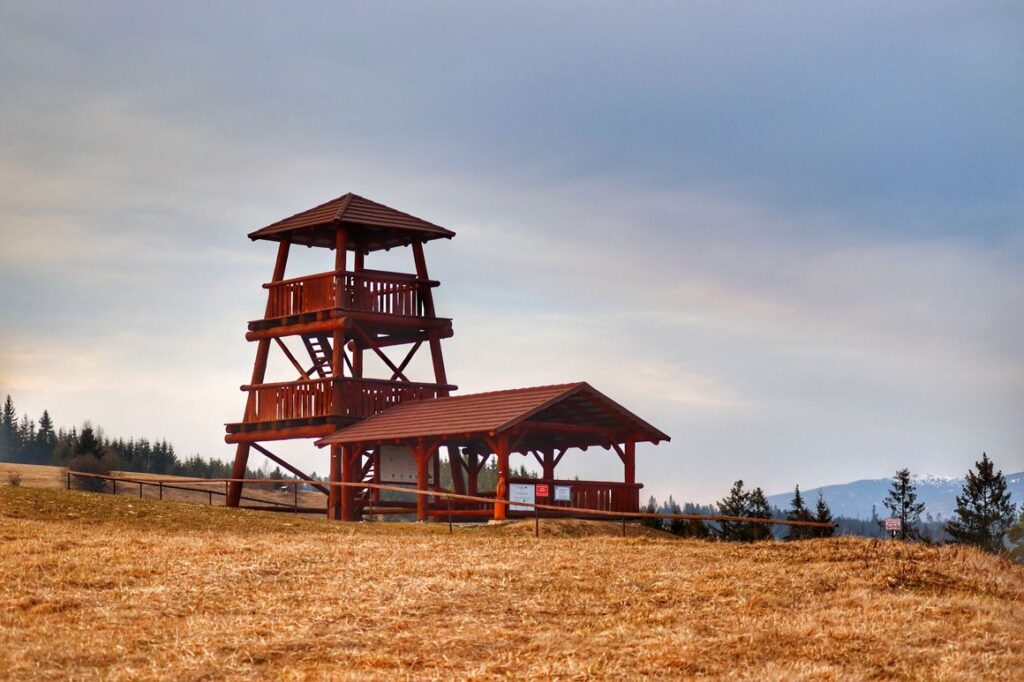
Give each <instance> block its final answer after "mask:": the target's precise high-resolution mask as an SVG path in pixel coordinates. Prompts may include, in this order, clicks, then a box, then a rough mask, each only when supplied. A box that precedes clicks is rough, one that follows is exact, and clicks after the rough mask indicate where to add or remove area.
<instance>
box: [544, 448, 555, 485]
mask: <svg viewBox="0 0 1024 682" xmlns="http://www.w3.org/2000/svg"><path fill="white" fill-rule="evenodd" d="M541 468H542V469H543V470H544V472H543V474H542V478H543V479H544V480H545V481H553V480H555V450H554V448H548V449H547V450H545V451H544V456H543V459H542V460H541Z"/></svg>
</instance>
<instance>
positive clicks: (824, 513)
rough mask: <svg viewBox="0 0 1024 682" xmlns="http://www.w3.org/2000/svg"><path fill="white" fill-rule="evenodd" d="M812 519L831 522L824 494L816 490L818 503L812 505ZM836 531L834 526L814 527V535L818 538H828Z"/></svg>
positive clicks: (830, 512)
mask: <svg viewBox="0 0 1024 682" xmlns="http://www.w3.org/2000/svg"><path fill="white" fill-rule="evenodd" d="M814 520H815V521H817V522H818V523H833V519H832V510H831V509H829V508H828V505H827V504H826V503H825V496H824V495H822V493H821V491H820V490H819V491H818V503H817V504H816V505H815V507H814ZM835 532H836V529H835V526H833V527H831V528H824V527H822V528H815V529H814V535H815V537H819V538H830V537H832V536H833V535H834V534H835Z"/></svg>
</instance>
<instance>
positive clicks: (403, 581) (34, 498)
mask: <svg viewBox="0 0 1024 682" xmlns="http://www.w3.org/2000/svg"><path fill="white" fill-rule="evenodd" d="M543 528H544V536H543V537H542V538H541V539H540V540H537V539H535V538H534V537H533V536H532V526H531V525H530V524H529V523H527V524H522V525H515V524H513V525H510V526H503V527H486V526H482V527H481V526H477V527H469V528H456V530H455V533H454V534H451V535H449V534H448V532H447V526H445V525H443V524H436V525H434V524H429V525H416V524H395V523H362V524H336V523H333V524H332V523H329V522H326V521H323V520H319V519H312V518H304V517H295V516H290V515H287V514H270V513H263V512H254V511H242V510H231V509H223V508H216V507H215V508H209V507H204V506H199V505H189V504H181V503H174V502H157V501H151V500H138V499H132V498H130V497H127V496H118V497H114V496H112V495H97V494H90V493H78V492H72V493H68V492H65V491H61V490H40V489H30V488H25V487H21V488H12V487H8V486H3V485H0V677H2V678H7V679H33V680H35V679H67V678H76V679H91V678H104V679H138V678H161V679H175V680H199V679H224V678H231V679H235V678H242V679H245V678H264V679H280V678H283V679H306V678H329V679H360V680H362V679H380V680H385V679H386V680H392V679H396V678H397V679H403V678H430V679H433V678H460V679H464V678H472V679H488V678H507V677H516V678H534V677H539V678H552V679H591V678H615V679H619V678H623V677H626V678H637V677H659V678H672V679H676V678H693V677H711V678H728V679H758V680H761V679H769V680H771V679H779V680H781V679H787V680H788V679H829V680H850V679H1007V680H1009V679H1021V673H1022V671H1024V569H1022V568H1021V567H1014V566H1011V565H1010V564H1008V563H1006V562H1003V561H1001V560H999V559H996V558H993V557H990V556H986V555H982V554H979V553H977V552H974V551H970V550H965V549H958V548H953V547H946V548H930V547H924V546H914V545H903V544H899V543H895V542H873V541H868V540H860V539H853V538H840V539H834V540H815V541H805V542H799V543H763V544H758V545H745V546H739V545H727V544H720V543H707V542H698V541H684V540H677V539H674V538H671V537H667V536H662V535H660V534H651V533H648V534H646V535H636V536H633V537H626V538H622V537H617V534H618V533H619V531H620V528H619V527H617V526H605V525H603V524H600V523H587V522H556V521H548V522H545V523H544V525H543Z"/></svg>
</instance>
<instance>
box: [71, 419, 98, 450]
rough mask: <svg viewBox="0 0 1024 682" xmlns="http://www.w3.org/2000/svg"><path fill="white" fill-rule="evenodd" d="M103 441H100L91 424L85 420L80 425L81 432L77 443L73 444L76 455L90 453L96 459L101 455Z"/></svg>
mask: <svg viewBox="0 0 1024 682" xmlns="http://www.w3.org/2000/svg"><path fill="white" fill-rule="evenodd" d="M103 453H104V450H103V443H101V442H100V441H99V440H98V439H97V438H96V434H95V432H94V431H93V428H92V425H91V424H89V422H86V423H85V424H83V425H82V433H80V434H79V435H78V443H77V445H76V446H75V454H76V455H92V456H93V457H95V458H96V459H100V458H102V457H103Z"/></svg>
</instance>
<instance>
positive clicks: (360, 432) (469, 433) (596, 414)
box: [316, 382, 669, 450]
mask: <svg viewBox="0 0 1024 682" xmlns="http://www.w3.org/2000/svg"><path fill="white" fill-rule="evenodd" d="M548 425H550V426H551V427H556V426H557V427H559V428H560V429H568V430H569V435H568V436H566V437H565V438H564V440H566V441H567V444H574V445H575V444H597V443H602V442H609V441H611V440H615V439H620V438H621V439H622V440H625V439H632V440H637V441H650V442H653V443H657V442H659V441H663V440H669V437H668V436H667V435H665V434H664V433H662V432H661V431H659V430H658V429H656V428H654V427H653V426H651V425H650V424H648V423H647V422H645V421H644V420H642V419H641V418H640V417H638V416H636V415H635V414H633V413H632V412H630V411H629V410H627V409H626V408H624V407H622V406H621V405H619V404H618V403H616V402H615V401H613V400H612V399H611V398H609V397H608V396H606V395H604V394H603V393H601V392H600V391H598V390H596V389H595V388H593V387H592V386H591V385H590V384H588V383H586V382H578V383H573V384H559V385H555V386H536V387H532V388H517V389H510V390H505V391H493V392H490V393H475V394H470V395H461V396H453V397H447V398H434V399H430V400H413V401H408V402H404V403H401V404H399V405H396V406H394V407H392V408H389V409H387V410H385V411H384V412H381V413H380V414H377V415H374V416H372V417H369V418H367V419H365V420H363V421H361V422H359V423H357V424H353V425H352V426H349V427H347V428H344V429H341V430H339V431H336V432H334V433H332V434H331V435H329V436H326V437H325V438H321V439H320V440H318V441H317V443H316V444H317V445H318V446H321V447H323V446H324V445H330V444H342V445H344V444H352V443H383V442H387V441H403V440H405V441H408V440H412V439H417V438H431V437H450V438H471V437H474V436H476V437H479V436H489V435H497V434H501V433H502V432H505V431H509V430H510V429H513V428H514V427H516V426H521V427H523V428H528V429H530V430H533V429H540V431H541V432H543V434H544V436H545V437H546V438H547V440H549V441H550V440H551V439H552V438H554V437H557V436H555V435H554V434H553V433H548V431H547V429H545V428H543V427H545V426H548ZM528 444H529V443H523V445H524V446H525V445H528ZM520 450H522V448H520Z"/></svg>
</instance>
